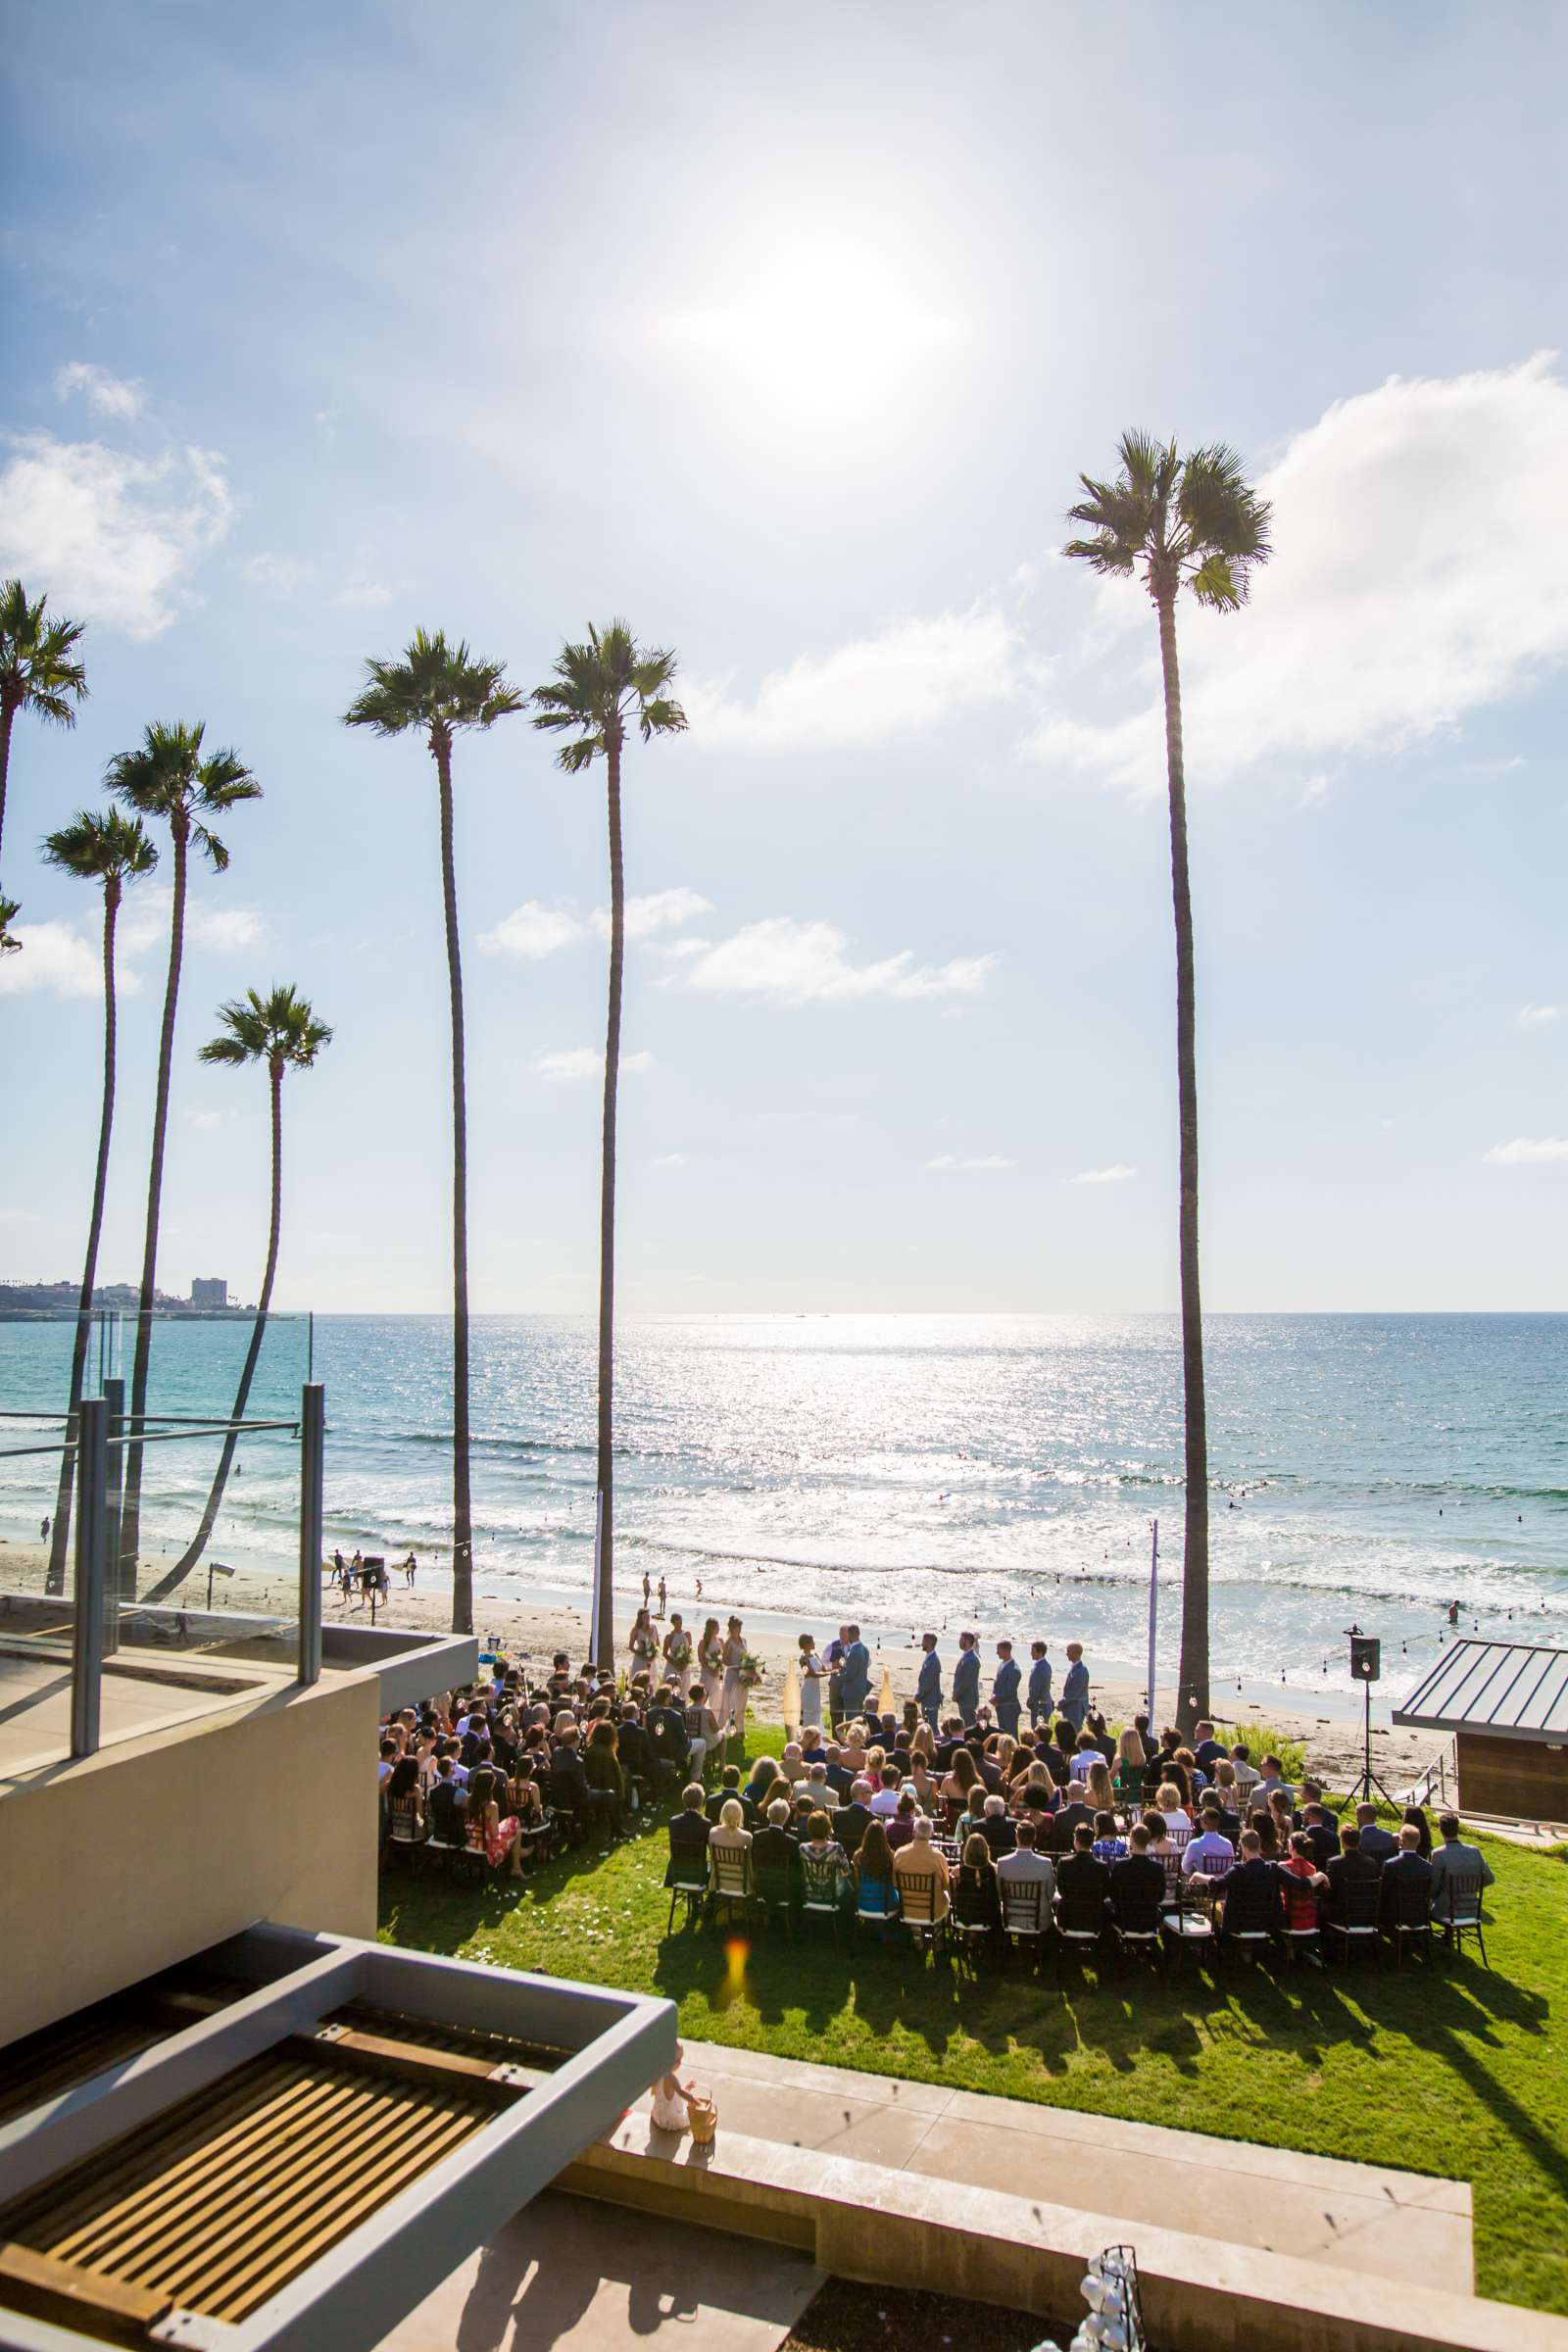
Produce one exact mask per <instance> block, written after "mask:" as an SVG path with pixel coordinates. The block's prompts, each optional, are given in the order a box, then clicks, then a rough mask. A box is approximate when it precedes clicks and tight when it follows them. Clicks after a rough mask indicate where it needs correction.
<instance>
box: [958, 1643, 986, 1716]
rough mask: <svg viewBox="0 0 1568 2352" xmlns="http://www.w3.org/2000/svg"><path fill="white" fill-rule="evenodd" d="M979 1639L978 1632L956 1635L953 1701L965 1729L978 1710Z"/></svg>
mask: <svg viewBox="0 0 1568 2352" xmlns="http://www.w3.org/2000/svg"><path fill="white" fill-rule="evenodd" d="M979 1640H980V1637H979V1636H978V1634H960V1635H959V1636H958V1663H957V1664H956V1666H955V1668H954V1669H953V1703H954V1705H955V1706H956V1708H957V1710H958V1713H959V1714H960V1715H961V1716H962V1717H963V1721H964V1728H965V1729H966V1730H967V1729H968V1727H969V1726H970V1725H971V1724H972V1723H973V1722H974V1719H975V1717H976V1716H977V1715H978V1714H979V1712H980V1649H979Z"/></svg>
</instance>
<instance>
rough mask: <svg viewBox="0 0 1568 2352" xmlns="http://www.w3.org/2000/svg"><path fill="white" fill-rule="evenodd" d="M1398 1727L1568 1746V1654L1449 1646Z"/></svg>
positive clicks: (1516, 1645) (1514, 1646) (1397, 1715)
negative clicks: (1561, 1741) (1404, 1726)
mask: <svg viewBox="0 0 1568 2352" xmlns="http://www.w3.org/2000/svg"><path fill="white" fill-rule="evenodd" d="M1394 1720H1395V1722H1396V1723H1398V1724H1409V1725H1411V1726H1413V1727H1414V1728H1415V1729H1416V1730H1418V1731H1431V1732H1454V1733H1460V1732H1464V1733H1484V1734H1486V1735H1487V1736H1488V1737H1489V1738H1491V1739H1495V1740H1544V1741H1551V1742H1555V1741H1559V1740H1568V1649H1545V1648H1542V1647H1540V1646H1538V1645H1537V1644H1536V1643H1534V1642H1477V1641H1469V1640H1464V1641H1458V1642H1452V1643H1451V1644H1449V1645H1448V1646H1446V1648H1445V1649H1444V1651H1443V1654H1442V1656H1441V1657H1440V1658H1439V1660H1438V1662H1437V1664H1436V1665H1435V1666H1434V1667H1433V1669H1432V1671H1431V1673H1430V1674H1429V1675H1427V1676H1426V1678H1425V1679H1424V1680H1423V1681H1422V1682H1420V1683H1418V1684H1417V1685H1416V1687H1415V1689H1414V1690H1413V1691H1411V1693H1410V1695H1409V1697H1408V1698H1407V1699H1406V1700H1405V1702H1404V1704H1403V1706H1400V1707H1396V1708H1395V1710H1394Z"/></svg>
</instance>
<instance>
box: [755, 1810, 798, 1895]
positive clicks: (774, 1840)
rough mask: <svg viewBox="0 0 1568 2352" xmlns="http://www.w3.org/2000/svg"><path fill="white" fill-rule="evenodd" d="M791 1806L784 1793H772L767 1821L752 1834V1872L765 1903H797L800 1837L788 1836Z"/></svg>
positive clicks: (791, 1812)
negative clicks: (782, 1794) (773, 1795)
mask: <svg viewBox="0 0 1568 2352" xmlns="http://www.w3.org/2000/svg"><path fill="white" fill-rule="evenodd" d="M792 1814H793V1808H792V1806H791V1803H790V1800H789V1798H788V1797H787V1796H775V1797H774V1798H773V1800H772V1802H771V1803H770V1804H769V1806H768V1808H767V1820H766V1821H765V1823H764V1824H763V1826H762V1828H761V1829H760V1830H757V1831H755V1832H754V1833H753V1837H752V1875H753V1878H754V1879H755V1880H756V1883H757V1891H758V1893H759V1894H760V1895H761V1896H762V1897H763V1899H764V1901H767V1902H792V1903H793V1902H797V1901H798V1900H799V1899H800V1891H801V1848H800V1840H799V1839H798V1838H792V1837H791V1835H790V1822H791V1819H792Z"/></svg>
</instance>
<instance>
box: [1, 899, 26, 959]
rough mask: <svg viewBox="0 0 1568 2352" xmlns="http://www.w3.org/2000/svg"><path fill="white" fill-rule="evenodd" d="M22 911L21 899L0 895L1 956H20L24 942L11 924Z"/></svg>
mask: <svg viewBox="0 0 1568 2352" xmlns="http://www.w3.org/2000/svg"><path fill="white" fill-rule="evenodd" d="M21 912H22V901H21V900H20V899H8V898H5V897H0V956H19V955H20V954H21V953H22V942H21V940H20V939H18V937H17V935H16V933H15V932H14V931H13V930H12V928H11V926H12V924H13V923H14V922H15V921H16V919H17V917H18V915H19V914H20V913H21Z"/></svg>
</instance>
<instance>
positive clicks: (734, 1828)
mask: <svg viewBox="0 0 1568 2352" xmlns="http://www.w3.org/2000/svg"><path fill="white" fill-rule="evenodd" d="M720 1854H722V1855H724V1856H725V1857H726V1858H728V1859H734V1858H736V1857H739V1859H740V1860H741V1862H742V1863H743V1865H744V1867H745V1871H746V1885H747V1887H748V1889H749V1888H750V1887H751V1884H752V1868H751V1856H752V1833H751V1831H750V1830H749V1829H748V1828H747V1827H746V1815H745V1812H744V1811H743V1809H742V1806H741V1800H740V1798H739V1797H738V1796H726V1797H725V1799H724V1802H723V1804H722V1805H721V1806H720V1807H719V1812H718V1819H717V1821H715V1822H714V1824H713V1828H712V1834H711V1837H710V1838H709V1840H708V1859H709V1863H710V1865H711V1864H712V1863H713V1862H714V1860H715V1859H716V1857H717V1856H718V1855H720ZM712 1884H713V1885H714V1886H715V1887H716V1886H717V1884H718V1880H717V1876H716V1874H715V1875H714V1878H713V1881H712Z"/></svg>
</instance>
